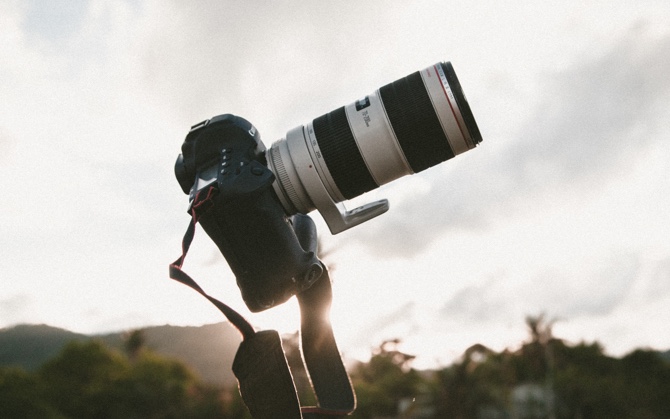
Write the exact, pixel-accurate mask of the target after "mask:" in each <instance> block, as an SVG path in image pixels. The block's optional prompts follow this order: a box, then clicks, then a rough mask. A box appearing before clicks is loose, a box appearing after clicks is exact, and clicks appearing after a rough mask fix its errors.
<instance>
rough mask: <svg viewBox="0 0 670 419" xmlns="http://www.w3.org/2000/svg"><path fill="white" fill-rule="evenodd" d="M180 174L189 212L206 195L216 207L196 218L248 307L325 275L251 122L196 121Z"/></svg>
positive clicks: (264, 304)
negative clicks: (283, 200) (281, 196)
mask: <svg viewBox="0 0 670 419" xmlns="http://www.w3.org/2000/svg"><path fill="white" fill-rule="evenodd" d="M175 174H176V176H177V180H178V181H179V184H180V185H181V187H182V190H183V191H184V193H187V194H189V200H190V206H189V211H193V210H194V208H193V205H196V204H198V202H199V201H200V200H201V199H204V198H203V197H202V194H209V197H208V198H207V200H208V202H207V205H208V206H211V208H209V209H206V210H204V211H203V212H202V214H201V215H200V216H199V220H198V221H199V222H200V225H202V227H203V228H204V229H205V231H206V232H207V234H208V235H209V236H210V238H211V239H212V240H213V241H214V242H215V243H216V245H217V246H218V248H219V250H221V253H222V254H223V256H224V257H225V258H226V261H227V262H228V264H229V265H230V267H231V269H232V271H233V273H234V274H235V277H236V278H237V284H238V286H239V288H240V290H241V292H242V298H243V299H244V301H245V303H246V304H247V307H248V308H249V310H251V311H252V312H259V311H262V310H265V309H268V308H270V307H273V306H275V305H278V304H281V303H283V302H285V301H286V300H287V299H289V298H290V297H291V296H292V295H294V294H297V293H298V292H300V291H302V290H304V289H307V288H309V287H310V286H311V285H312V283H313V282H314V281H316V280H317V279H318V278H319V277H320V276H321V273H322V272H323V266H322V264H321V262H320V261H319V260H318V259H317V257H316V255H315V254H314V252H312V251H307V250H305V249H303V248H302V246H301V245H300V242H299V241H298V238H297V236H296V233H295V230H294V228H293V222H294V217H290V216H288V215H287V214H286V212H285V211H284V209H283V207H282V206H281V204H280V203H279V201H278V200H277V197H276V195H275V193H274V191H273V189H272V183H273V182H274V180H275V176H274V174H273V173H272V172H271V171H270V170H269V169H268V167H267V163H266V161H265V146H264V145H263V142H262V141H261V139H260V134H259V133H258V131H257V130H256V128H255V127H254V126H253V125H252V124H251V123H250V122H248V121H247V120H245V119H243V118H240V117H238V116H234V115H230V114H226V115H219V116H216V117H214V118H212V119H209V120H206V121H203V122H201V123H199V124H197V125H195V126H193V127H192V128H191V130H190V131H189V133H188V135H187V136H186V140H185V141H184V144H183V145H182V154H181V155H180V156H179V158H178V159H177V163H176V165H175ZM199 194H200V195H201V196H200V197H199V196H198V195H199ZM310 221H311V220H310ZM301 222H304V221H303V220H301Z"/></svg>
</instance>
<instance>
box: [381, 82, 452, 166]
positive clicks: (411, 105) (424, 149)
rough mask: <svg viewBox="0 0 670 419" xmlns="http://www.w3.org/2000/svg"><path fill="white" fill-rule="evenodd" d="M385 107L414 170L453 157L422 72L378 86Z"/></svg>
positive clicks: (401, 146)
mask: <svg viewBox="0 0 670 419" xmlns="http://www.w3.org/2000/svg"><path fill="white" fill-rule="evenodd" d="M379 94H380V96H381V99H382V102H383V103H384V109H386V114H387V115H388V118H389V121H390V122H391V126H392V127H393V131H394V132H395V135H396V138H397V139H398V143H399V144H400V148H402V151H403V153H404V154H405V157H406V158H407V161H408V162H409V165H410V166H411V167H412V171H414V173H418V172H420V171H422V170H425V169H427V168H429V167H431V166H434V165H436V164H438V163H442V162H443V161H445V160H447V159H450V158H452V157H454V152H453V151H452V150H451V147H450V146H449V141H448V140H447V137H446V135H445V134H444V130H443V129H442V126H441V125H440V121H439V119H438V117H437V114H436V113H435V109H434V108H433V103H432V102H431V100H430V96H428V91H427V90H426V86H425V85H424V84H423V80H422V79H421V73H419V72H418V71H417V72H416V73H413V74H410V75H409V76H407V77H404V78H402V79H400V80H397V81H394V82H393V83H389V84H387V85H386V86H384V87H382V88H380V89H379Z"/></svg>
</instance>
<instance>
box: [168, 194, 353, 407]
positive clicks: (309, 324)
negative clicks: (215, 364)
mask: <svg viewBox="0 0 670 419" xmlns="http://www.w3.org/2000/svg"><path fill="white" fill-rule="evenodd" d="M216 192H217V190H216V188H215V187H213V186H212V187H209V188H207V189H206V190H201V191H200V192H199V193H198V194H197V195H196V197H195V198H194V200H193V202H192V204H191V207H190V209H189V212H190V214H191V221H190V223H189V225H188V228H187V230H186V233H185V234H184V238H183V241H182V255H181V256H180V257H179V259H177V260H176V261H174V262H173V263H172V264H171V265H170V278H172V279H174V280H176V281H178V282H181V283H182V284H184V285H187V286H189V287H191V288H192V289H194V290H195V291H197V292H198V293H200V294H201V295H202V296H204V297H205V298H207V299H208V300H209V301H210V302H211V303H212V304H214V306H216V307H217V308H218V309H219V310H220V311H221V312H222V313H223V315H224V316H226V318H227V319H228V320H229V321H230V322H231V323H232V324H233V325H234V326H235V327H236V328H237V329H238V330H239V331H240V333H241V334H242V338H243V340H242V343H241V344H240V347H239V348H238V350H237V353H236V355H235V359H234V361H233V366H232V369H233V372H234V373H235V376H236V377H237V380H238V382H239V388H240V394H241V395H242V399H243V400H244V403H245V404H246V405H247V407H248V409H249V411H250V413H251V415H252V416H253V417H254V418H256V419H266V418H267V419H271V418H276V417H282V418H287V419H293V418H295V419H301V418H303V419H319V418H331V419H332V418H336V417H343V416H346V415H347V414H349V413H351V412H353V411H354V409H355V407H356V398H355V395H354V391H353V388H352V386H351V381H350V380H349V376H348V374H347V372H346V369H345V367H344V364H343V362H342V357H341V356H340V352H339V350H338V348H337V344H336V342H335V336H334V334H333V329H332V326H331V324H330V320H329V315H330V305H331V302H332V287H331V281H330V276H329V275H328V271H327V270H326V269H324V273H323V274H322V276H321V278H320V279H319V280H318V281H316V283H315V284H314V285H313V286H312V287H311V288H309V289H307V290H305V291H303V292H301V293H300V294H298V295H297V299H298V304H299V306H300V329H301V330H300V332H301V333H300V334H301V343H302V345H301V350H302V355H303V361H304V364H305V367H306V369H307V372H308V376H309V378H310V381H311V384H312V388H313V390H314V394H315V396H316V399H317V406H314V407H301V406H300V403H299V400H298V396H297V393H296V389H295V385H294V382H293V376H292V375H291V372H290V369H289V366H288V362H287V361H286V356H285V355H284V350H283V347H282V345H281V338H280V336H279V333H277V332H276V331H274V330H264V331H256V330H254V328H253V326H252V325H251V324H250V323H249V322H248V321H247V320H246V319H245V318H244V317H243V316H242V315H240V314H239V313H238V312H237V311H235V310H233V309H232V308H231V307H229V306H228V305H226V304H224V303H222V302H221V301H219V300H218V299H216V298H214V297H211V296H210V295H208V294H207V293H206V292H205V291H204V290H203V289H202V288H201V287H200V286H199V285H198V284H197V283H196V282H195V280H193V279H192V278H191V277H190V276H189V275H188V274H186V273H185V272H184V271H183V270H182V266H183V264H184V259H185V258H186V254H187V253H188V249H189V247H190V245H191V242H192V241H193V238H194V236H195V229H196V224H197V223H198V219H199V217H200V215H202V214H203V213H205V212H206V211H207V210H209V209H210V208H211V207H212V205H213V202H212V198H213V197H214V196H215V195H216ZM304 217H306V216H304ZM306 218H307V217H306ZM302 225H304V223H301V224H300V226H302ZM298 227H299V226H298ZM296 230H297V231H296V233H297V235H298V238H299V239H300V241H301V244H302V245H303V246H304V247H314V249H313V250H314V251H315V250H316V233H315V230H314V229H313V228H312V231H310V230H309V228H308V227H305V228H302V227H300V230H301V231H298V228H296Z"/></svg>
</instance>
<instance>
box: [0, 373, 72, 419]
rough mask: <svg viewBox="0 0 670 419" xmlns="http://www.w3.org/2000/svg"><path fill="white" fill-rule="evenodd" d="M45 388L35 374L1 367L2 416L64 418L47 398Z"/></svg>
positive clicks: (0, 408)
mask: <svg viewBox="0 0 670 419" xmlns="http://www.w3.org/2000/svg"><path fill="white" fill-rule="evenodd" d="M44 390H45V389H44V386H43V385H42V383H41V382H40V380H39V379H38V378H37V377H36V376H35V375H34V374H30V373H27V372H25V371H24V370H22V369H19V368H0V418H52V419H58V418H63V416H62V415H61V414H60V413H58V411H57V410H56V409H54V408H53V407H52V406H51V405H50V404H49V402H48V401H47V400H46V399H45V396H44Z"/></svg>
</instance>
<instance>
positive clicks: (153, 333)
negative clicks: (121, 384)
mask: <svg viewBox="0 0 670 419" xmlns="http://www.w3.org/2000/svg"><path fill="white" fill-rule="evenodd" d="M142 331H143V332H144V336H145V339H146V346H147V347H148V348H150V349H152V350H154V351H156V352H157V353H159V354H161V355H165V356H169V357H172V358H177V359H179V360H181V361H183V362H184V363H186V364H187V365H189V366H190V367H191V368H192V369H193V370H194V371H195V372H197V373H198V375H200V377H201V378H202V379H203V380H204V381H206V382H209V383H212V384H219V385H231V384H235V383H236V381H235V377H234V376H233V374H232V371H231V366H232V363H233V358H234V357H235V352H236V351H237V347H238V345H239V343H240V341H241V337H240V334H239V332H238V331H237V330H236V329H234V328H233V327H232V326H231V325H230V324H229V323H217V324H211V325H205V326H200V327H178V326H169V325H165V326H155V327H148V328H145V329H142ZM125 334H126V332H118V333H109V334H104V335H91V336H89V335H83V334H78V333H73V332H70V331H68V330H64V329H59V328H55V327H51V326H47V325H18V326H14V327H10V328H6V329H0V366H10V365H11V366H19V367H22V368H24V369H26V370H28V371H31V370H35V369H37V368H39V367H40V365H42V364H43V363H44V362H45V361H47V360H48V359H50V358H52V357H54V356H55V355H57V354H58V353H59V352H60V350H61V349H62V348H63V347H64V346H65V345H66V344H67V343H68V342H70V341H72V340H86V339H99V340H101V341H103V342H105V343H106V344H107V345H109V346H110V347H112V348H116V349H119V350H121V349H122V348H123V341H124V335H125Z"/></svg>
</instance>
